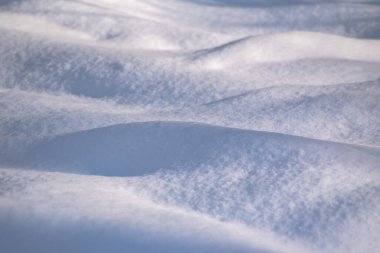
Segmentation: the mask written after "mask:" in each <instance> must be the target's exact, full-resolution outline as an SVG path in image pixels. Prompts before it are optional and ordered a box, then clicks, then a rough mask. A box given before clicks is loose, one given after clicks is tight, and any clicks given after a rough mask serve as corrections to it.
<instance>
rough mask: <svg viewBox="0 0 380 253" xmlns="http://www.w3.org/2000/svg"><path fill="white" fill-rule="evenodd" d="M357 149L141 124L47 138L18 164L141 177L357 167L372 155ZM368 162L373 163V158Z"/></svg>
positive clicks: (252, 134) (275, 136) (179, 124)
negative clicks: (316, 163)
mask: <svg viewBox="0 0 380 253" xmlns="http://www.w3.org/2000/svg"><path fill="white" fill-rule="evenodd" d="M319 150H324V151H325V152H320V151H319ZM326 150H329V151H328V152H326ZM358 150H359V151H360V148H355V146H352V147H351V146H349V145H347V146H346V145H343V144H334V143H330V142H322V141H317V140H310V139H305V138H300V137H292V136H287V135H281V134H276V133H265V132H255V131H248V130H240V129H233V128H223V127H217V126H212V125H202V124H195V123H183V122H142V123H131V124H122V125H116V126H110V127H104V128H98V129H93V130H87V131H82V132H77V133H73V134H66V135H63V136H59V137H56V138H52V139H47V140H45V141H42V142H40V143H37V144H35V145H34V146H32V147H30V151H28V150H26V151H23V152H25V154H24V155H23V158H22V159H18V161H17V162H18V163H19V164H17V165H22V166H24V167H30V168H38V169H45V170H51V168H54V170H58V171H70V172H80V173H90V174H97V175H106V176H141V175H144V174H152V173H154V172H157V171H159V170H181V169H183V170H186V169H190V170H192V169H195V168H197V167H199V166H202V165H210V166H211V165H215V166H216V165H217V164H218V163H219V162H221V161H223V160H224V161H225V166H227V164H229V163H235V162H236V161H238V160H240V159H246V160H248V161H250V163H251V164H256V165H257V166H260V165H262V164H267V166H269V167H272V168H273V169H275V168H278V167H281V166H288V165H289V164H290V163H293V162H300V161H298V160H297V159H302V160H304V159H305V161H303V162H309V163H312V161H313V160H315V159H319V160H320V159H322V161H320V162H321V163H327V162H328V161H329V160H331V159H332V157H334V161H335V160H338V161H339V163H343V164H350V165H351V166H354V165H355V164H356V161H357V158H356V156H358V157H361V156H364V157H367V155H368V154H367V150H366V149H364V151H360V152H358ZM355 152H358V154H355ZM373 152H375V151H373ZM354 154H355V155H354ZM300 155H301V156H302V158H300V157H299V156H300ZM320 156H322V157H324V158H320ZM347 157H350V158H347ZM366 159H367V160H368V163H371V161H372V160H373V159H374V158H373V157H372V156H371V155H369V156H368V157H367V158H366ZM360 160H364V158H361V159H360Z"/></svg>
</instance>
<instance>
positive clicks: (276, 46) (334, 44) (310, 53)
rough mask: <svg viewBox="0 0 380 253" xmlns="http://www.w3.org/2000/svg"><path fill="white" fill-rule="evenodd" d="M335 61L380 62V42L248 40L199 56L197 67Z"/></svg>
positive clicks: (304, 36)
mask: <svg viewBox="0 0 380 253" xmlns="http://www.w3.org/2000/svg"><path fill="white" fill-rule="evenodd" d="M305 58H309V59H314V58H317V59H318V58H327V59H328V58H330V59H331V58H333V59H346V60H356V61H373V62H379V61H380V42H379V41H377V40H357V39H352V38H346V37H340V36H335V35H329V34H322V33H312V32H288V33H282V34H274V35H273V34H270V35H263V36H254V37H246V38H243V39H239V40H235V41H232V42H229V43H227V44H224V45H221V46H219V47H216V48H211V49H207V50H204V51H200V52H199V53H197V54H195V56H194V61H195V64H202V65H205V66H206V67H208V68H211V69H212V68H215V69H218V68H230V67H234V66H237V67H239V66H241V65H242V66H244V65H247V64H250V63H257V62H259V63H268V62H283V61H295V60H300V59H305Z"/></svg>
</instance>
